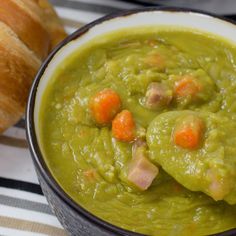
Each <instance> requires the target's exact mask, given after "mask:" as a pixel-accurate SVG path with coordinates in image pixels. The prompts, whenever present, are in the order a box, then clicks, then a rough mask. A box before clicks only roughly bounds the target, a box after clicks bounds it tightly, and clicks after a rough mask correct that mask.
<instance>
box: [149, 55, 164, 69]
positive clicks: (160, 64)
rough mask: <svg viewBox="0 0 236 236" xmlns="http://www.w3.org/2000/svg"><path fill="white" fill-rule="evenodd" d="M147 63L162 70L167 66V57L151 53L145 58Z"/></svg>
mask: <svg viewBox="0 0 236 236" xmlns="http://www.w3.org/2000/svg"><path fill="white" fill-rule="evenodd" d="M145 63H146V64H147V65H149V66H151V67H156V68H158V69H160V70H164V69H165V67H166V62H165V59H164V57H163V56H162V55H160V54H159V53H155V54H151V55H149V56H148V57H147V58H145Z"/></svg>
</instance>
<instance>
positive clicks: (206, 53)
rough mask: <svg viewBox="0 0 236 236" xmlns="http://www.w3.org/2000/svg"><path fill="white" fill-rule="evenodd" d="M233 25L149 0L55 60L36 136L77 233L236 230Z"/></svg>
mask: <svg viewBox="0 0 236 236" xmlns="http://www.w3.org/2000/svg"><path fill="white" fill-rule="evenodd" d="M235 61H236V26H235V24H234V23H232V22H229V21H226V20H225V19H221V18H219V17H217V16H212V15H209V14H206V13H200V12H195V11H191V10H184V9H172V8H155V7H154V8H144V9H138V10H131V11H125V12H122V13H118V14H115V15H110V16H107V17H104V18H101V19H99V20H97V21H95V22H93V23H91V24H89V25H86V26H85V27H83V28H81V29H80V30H78V31H76V32H75V33H74V34H72V35H71V36H69V37H68V38H67V39H66V40H65V41H63V42H62V43H61V44H60V45H59V46H58V47H57V48H56V49H55V50H54V52H53V53H52V54H51V55H50V56H49V57H48V59H47V60H46V61H45V63H44V64H43V66H42V67H41V69H40V71H39V73H38V75H37V76H36V79H35V81H34V84H33V86H32V89H31V93H30V97H29V102H28V107H27V137H28V141H29V146H30V150H31V154H32V157H33V161H34V164H35V167H36V171H37V174H38V177H39V181H40V184H41V187H42V190H43V192H44V194H45V196H46V197H47V200H48V202H49V205H50V207H51V208H52V210H53V212H54V213H55V214H56V216H57V217H58V219H59V220H60V222H61V223H62V225H63V226H64V227H65V229H66V230H67V231H68V232H69V233H70V234H71V235H80V236H85V235H86V236H88V235H94V236H110V235H114V236H118V235H127V236H128V235H129V236H132V235H135V236H138V235H155V236H156V235H175V236H178V235H181V236H188V235H213V234H214V235H235V234H236V230H234V228H236V220H235V219H236V147H235V144H236V92H235V91H236V62H235Z"/></svg>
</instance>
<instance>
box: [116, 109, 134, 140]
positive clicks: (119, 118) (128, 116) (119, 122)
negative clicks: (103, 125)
mask: <svg viewBox="0 0 236 236" xmlns="http://www.w3.org/2000/svg"><path fill="white" fill-rule="evenodd" d="M112 134H113V136H114V137H115V138H116V139H118V140H120V141H123V142H131V141H133V140H134V138H135V123H134V119H133V116H132V113H131V112H130V111H128V110H123V111H122V112H120V113H119V114H117V115H116V117H115V119H114V120H113V121H112Z"/></svg>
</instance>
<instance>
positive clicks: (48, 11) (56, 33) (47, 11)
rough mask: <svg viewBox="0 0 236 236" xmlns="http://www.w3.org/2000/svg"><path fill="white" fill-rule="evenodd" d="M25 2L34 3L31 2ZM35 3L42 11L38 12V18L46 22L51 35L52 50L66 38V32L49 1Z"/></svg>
mask: <svg viewBox="0 0 236 236" xmlns="http://www.w3.org/2000/svg"><path fill="white" fill-rule="evenodd" d="M23 1H24V2H28V3H29V2H30V3H32V2H31V0H23ZM33 2H34V3H35V4H36V5H37V6H38V7H39V8H40V9H41V11H38V12H37V13H38V16H39V17H40V18H42V19H43V21H44V22H45V27H46V29H47V31H48V32H49V35H50V41H51V49H52V48H54V47H55V46H56V45H57V44H58V43H59V42H61V41H62V40H63V39H64V38H65V37H66V33H65V30H64V28H63V27H61V25H62V24H61V21H60V19H59V18H58V17H57V14H56V12H55V10H54V8H53V7H52V5H51V4H49V3H48V1H47V0H33ZM31 6H32V4H31ZM59 26H60V27H59Z"/></svg>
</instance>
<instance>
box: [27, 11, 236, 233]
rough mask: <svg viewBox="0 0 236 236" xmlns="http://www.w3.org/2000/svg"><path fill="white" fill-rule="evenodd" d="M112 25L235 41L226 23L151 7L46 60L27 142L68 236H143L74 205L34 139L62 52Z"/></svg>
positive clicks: (84, 31) (96, 27) (94, 26)
mask: <svg viewBox="0 0 236 236" xmlns="http://www.w3.org/2000/svg"><path fill="white" fill-rule="evenodd" d="M167 16H168V17H167ZM196 20H197V21H196ZM117 23H118V24H117ZM114 24H116V27H115V28H117V29H118V28H124V27H126V26H128V27H132V26H137V25H138V26H141V25H145V24H146V25H147V24H148V25H150V24H155V25H156V24H160V25H163V24H165V25H168V24H171V25H184V26H185V27H191V28H199V29H201V30H205V31H209V32H212V33H215V34H220V35H221V36H225V37H227V38H229V39H230V40H231V39H232V41H233V40H235V39H236V27H235V23H234V22H231V21H227V20H226V19H223V18H220V17H218V16H215V15H212V14H208V13H205V12H198V11H193V10H191V9H182V8H160V7H151V8H142V9H135V10H128V11H123V12H120V13H117V14H112V15H108V16H105V17H103V18H101V19H98V20H96V21H94V22H92V23H90V24H88V25H86V26H84V27H82V28H81V29H79V30H77V31H76V32H75V33H73V34H72V35H70V36H69V37H67V38H66V39H65V40H64V41H63V42H61V43H60V44H59V45H58V46H57V47H56V48H55V49H54V51H53V52H52V53H51V54H50V55H49V56H48V58H47V59H46V61H45V62H44V63H43V65H42V67H41V69H40V70H39V72H38V74H37V76H36V78H35V80H34V82H33V85H32V88H31V92H30V95H29V100H28V105H27V111H26V125H27V139H28V143H29V147H30V152H31V155H32V159H33V162H34V165H35V169H36V172H37V175H38V179H39V182H40V185H41V187H42V190H43V193H44V195H45V196H46V198H47V200H48V203H49V206H50V208H51V209H52V211H53V212H54V213H55V215H56V216H57V218H58V219H59V221H60V222H61V224H62V225H63V227H64V228H65V229H66V230H67V231H68V232H69V233H70V234H71V235H75V236H119V235H123V236H139V235H142V234H138V233H134V232H131V231H127V230H124V229H121V228H119V227H117V226H114V225H112V224H110V223H108V222H105V221H103V220H101V219H99V218H98V217H96V216H94V215H93V214H91V213H90V212H88V211H87V210H85V209H84V208H83V207H82V206H80V205H79V204H77V203H76V202H75V201H73V200H72V198H71V197H70V196H68V194H67V193H65V191H64V190H63V189H62V188H61V187H60V186H59V184H58V183H57V181H56V180H55V179H54V177H53V176H52V174H51V172H50V170H49V169H48V167H47V165H46V163H45V161H44V158H43V155H42V152H41V150H40V144H39V142H38V139H37V137H38V131H37V129H38V128H37V127H38V126H37V125H38V122H37V112H38V109H39V106H40V96H41V95H40V94H42V92H43V91H44V89H45V87H46V84H47V83H46V82H45V81H49V78H50V76H49V74H50V72H52V71H53V69H54V68H55V65H56V64H57V63H58V64H59V61H61V60H62V59H63V58H64V57H66V55H65V54H66V53H65V52H67V54H68V55H69V54H70V53H71V52H72V51H73V50H74V49H75V48H78V47H79V46H78V45H77V46H75V45H74V46H73V44H76V42H77V41H81V40H85V39H86V37H87V40H89V37H88V35H90V36H91V37H94V31H95V33H96V32H97V33H96V34H97V35H99V34H103V33H105V32H104V29H105V28H109V27H110V30H108V29H107V30H108V31H107V32H109V31H111V28H112V29H114V27H113V26H114ZM104 26H105V27H104ZM106 26H108V27H106ZM216 27H217V28H216ZM85 41H86V40H85ZM73 47H74V48H73ZM68 48H69V49H68ZM63 50H64V51H63ZM70 50H71V51H70ZM68 51H70V52H68ZM63 52H64V54H63ZM42 81H44V82H42ZM217 235H218V236H220V235H221V236H233V235H236V229H233V230H229V231H225V232H222V233H220V234H217ZM142 236H144V235H142Z"/></svg>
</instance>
